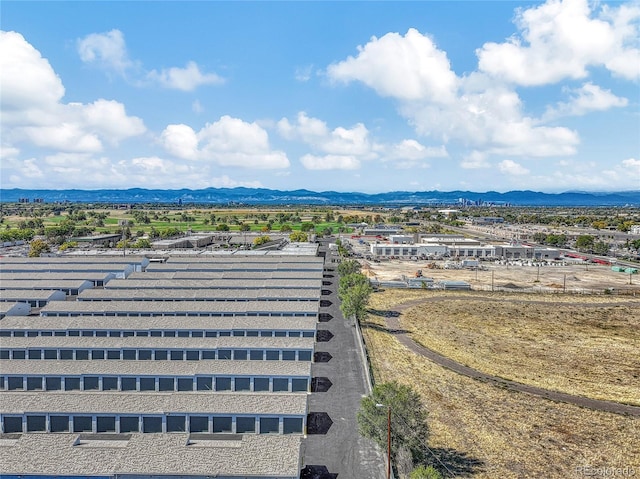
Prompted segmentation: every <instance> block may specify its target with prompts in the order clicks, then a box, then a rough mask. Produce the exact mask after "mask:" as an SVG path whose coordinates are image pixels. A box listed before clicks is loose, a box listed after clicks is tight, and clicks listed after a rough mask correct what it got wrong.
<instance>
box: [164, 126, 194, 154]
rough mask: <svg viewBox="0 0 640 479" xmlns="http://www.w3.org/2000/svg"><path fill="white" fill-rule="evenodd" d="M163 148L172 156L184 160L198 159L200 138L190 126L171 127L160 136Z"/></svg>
mask: <svg viewBox="0 0 640 479" xmlns="http://www.w3.org/2000/svg"><path fill="white" fill-rule="evenodd" d="M160 139H161V142H162V146H164V148H165V150H167V152H168V153H170V154H171V155H173V156H175V157H177V158H182V159H183V160H195V159H197V157H198V136H197V135H196V132H195V131H193V129H192V128H191V127H190V126H188V125H169V126H167V127H166V128H165V129H164V131H163V132H162V134H161V135H160Z"/></svg>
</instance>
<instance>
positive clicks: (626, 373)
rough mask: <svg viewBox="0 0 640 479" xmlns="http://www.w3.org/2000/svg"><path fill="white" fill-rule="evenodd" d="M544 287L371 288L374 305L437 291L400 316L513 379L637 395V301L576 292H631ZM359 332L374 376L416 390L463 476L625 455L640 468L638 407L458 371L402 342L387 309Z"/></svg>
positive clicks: (438, 345)
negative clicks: (596, 403) (585, 402)
mask: <svg viewBox="0 0 640 479" xmlns="http://www.w3.org/2000/svg"><path fill="white" fill-rule="evenodd" d="M549 296H550V297H549V298H547V297H545V295H534V296H533V297H531V295H526V296H525V295H511V294H508V293H494V294H488V293H467V292H465V293H462V292H447V293H446V294H445V293H442V292H440V293H435V292H430V291H415V290H414V291H408V290H386V291H384V292H379V293H375V294H373V295H372V296H371V302H370V308H371V310H372V311H393V310H397V309H398V306H399V305H401V304H402V303H406V302H407V301H415V300H416V299H422V298H424V299H427V298H430V299H434V300H435V301H430V302H428V303H427V304H428V305H426V306H415V307H412V308H409V309H407V310H406V311H405V312H404V313H403V314H402V316H401V317H400V320H401V325H402V326H403V327H404V328H405V329H407V330H409V331H411V335H412V337H413V338H414V339H415V340H418V341H420V342H422V343H424V345H425V346H427V347H430V348H432V349H435V350H437V351H439V352H441V353H442V354H445V355H449V356H451V357H452V358H453V359H456V360H458V361H460V362H463V363H466V364H469V365H470V366H472V367H475V368H477V369H481V370H483V371H485V372H490V373H494V374H499V375H501V376H504V377H509V378H512V379H514V380H517V381H521V382H528V383H531V384H536V385H540V386H542V387H549V388H552V386H553V387H555V389H557V390H561V391H564V392H571V393H573V394H584V395H588V396H591V397H598V398H602V399H614V400H626V401H628V402H631V403H638V397H640V386H639V384H640V381H639V380H638V374H639V371H638V364H640V357H639V353H638V339H639V327H640V319H638V318H637V316H639V315H638V314H637V312H638V306H640V303H635V304H636V305H638V306H629V305H620V306H590V305H589V306H584V305H581V304H579V303H584V302H587V301H591V302H592V304H596V303H597V302H598V301H599V302H603V301H607V302H611V301H618V302H621V303H626V302H628V300H629V299H630V298H628V297H627V298H626V299H625V298H624V297H621V298H612V297H610V296H606V297H605V296H598V297H593V296H588V297H587V296H583V295H579V296H574V295H555V294H554V295H549ZM443 297H444V298H445V300H441V299H439V298H443ZM532 300H533V301H532ZM534 301H535V302H534ZM634 308H635V311H634ZM629 313H630V314H629ZM634 313H635V314H634ZM363 333H364V336H365V340H366V342H367V350H368V353H369V355H370V358H371V362H372V366H373V369H374V374H375V377H376V381H388V380H394V379H395V380H398V381H400V382H402V383H405V384H409V385H411V386H413V387H415V388H416V389H417V390H418V391H419V392H420V394H421V395H422V397H423V399H424V402H425V405H426V407H427V409H428V411H429V424H430V428H431V432H432V437H431V441H430V444H429V446H430V447H431V448H432V449H433V450H434V451H436V452H437V453H438V454H441V455H442V457H443V459H444V460H445V463H446V464H448V465H449V467H450V468H451V469H452V470H453V471H454V472H456V473H458V474H459V475H460V476H465V475H468V476H472V477H476V478H482V479H484V478H487V479H489V478H496V477H500V478H572V477H575V478H578V477H584V475H582V474H581V473H580V472H579V471H578V470H577V468H579V467H584V466H591V467H625V466H629V467H633V468H635V471H636V474H640V441H639V438H640V418H633V417H627V416H622V415H618V414H612V413H604V412H597V411H592V410H589V409H584V408H580V407H577V406H573V405H569V404H563V403H556V402H552V401H549V400H546V399H543V398H539V397H535V396H531V395H528V394H524V393H518V392H512V391H507V390H504V389H501V388H498V387H495V386H493V385H490V384H486V383H483V382H480V381H476V380H473V379H470V378H467V377H464V376H461V375H458V374H456V373H454V372H452V371H450V370H447V369H445V368H442V367H440V366H438V365H436V364H434V363H432V362H430V361H429V360H427V359H425V358H423V357H421V356H418V355H416V354H414V353H412V352H410V351H409V350H408V349H406V348H405V347H404V346H402V345H401V344H400V343H399V342H398V341H397V339H396V338H395V337H394V336H393V334H391V333H389V332H388V331H387V330H386V327H385V324H384V317H383V316H381V315H380V314H375V313H374V314H369V315H368V319H367V322H366V323H365V324H364V325H363ZM634 346H635V348H634ZM626 354H629V355H630V356H631V357H625V355H626ZM619 360H620V361H622V363H621V365H620V366H621V367H619V368H618V367H617V366H616V362H617V361H619ZM607 372H609V374H607ZM634 376H635V377H634Z"/></svg>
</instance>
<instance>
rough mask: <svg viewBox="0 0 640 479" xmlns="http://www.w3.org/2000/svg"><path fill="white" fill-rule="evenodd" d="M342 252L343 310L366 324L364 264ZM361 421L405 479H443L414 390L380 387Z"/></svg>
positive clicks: (364, 431)
mask: <svg viewBox="0 0 640 479" xmlns="http://www.w3.org/2000/svg"><path fill="white" fill-rule="evenodd" d="M341 247H342V248H341ZM341 249H342V251H341ZM338 251H339V252H340V253H341V256H342V257H343V261H342V262H341V263H340V264H339V265H338V274H339V275H340V283H339V286H338V297H339V298H340V301H341V305H340V309H341V310H342V314H343V315H344V316H345V318H346V317H355V318H356V320H357V321H362V320H364V319H365V317H366V314H367V305H368V302H369V296H370V295H371V293H372V292H373V289H372V288H371V285H370V283H369V279H368V278H367V277H366V276H365V275H363V274H362V273H361V272H360V271H361V266H360V263H359V262H358V261H357V260H352V259H344V256H343V254H342V253H343V252H344V251H346V250H344V248H343V245H342V244H340V243H339V244H338ZM357 419H358V429H359V431H360V434H361V435H362V436H364V437H367V438H369V439H372V440H373V441H374V442H375V443H376V444H378V446H380V448H381V449H382V450H387V448H390V449H389V451H388V452H389V455H390V456H391V458H392V462H393V463H394V464H395V466H396V471H397V473H398V475H399V476H400V477H401V478H408V479H441V477H442V476H441V475H440V473H439V471H438V470H437V469H435V468H434V467H433V466H432V465H430V464H429V463H428V462H429V459H430V458H429V457H428V456H427V450H428V449H427V448H426V444H427V441H428V439H429V428H428V425H427V412H426V409H425V408H424V407H423V404H422V399H421V397H420V395H419V394H418V393H417V392H416V391H414V390H413V389H412V388H410V387H409V386H406V385H402V384H399V383H397V382H389V383H382V384H379V385H376V386H375V387H374V388H373V391H372V393H371V395H370V396H367V397H365V398H363V399H362V401H361V403H360V410H359V411H358V416H357ZM389 435H390V443H389Z"/></svg>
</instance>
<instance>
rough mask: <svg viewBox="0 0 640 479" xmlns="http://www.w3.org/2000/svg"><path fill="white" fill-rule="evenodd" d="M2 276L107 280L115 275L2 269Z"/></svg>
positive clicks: (28, 278) (88, 272) (6, 277)
mask: <svg viewBox="0 0 640 479" xmlns="http://www.w3.org/2000/svg"><path fill="white" fill-rule="evenodd" d="M0 277H1V278H2V280H3V281H5V280H6V281H8V280H14V279H17V280H32V279H37V280H54V281H55V280H58V279H62V280H64V279H84V280H87V281H106V280H108V279H109V278H113V277H114V273H104V272H98V271H77V272H73V271H71V272H36V271H33V272H26V271H23V272H21V273H8V272H5V271H2V273H1V274H0Z"/></svg>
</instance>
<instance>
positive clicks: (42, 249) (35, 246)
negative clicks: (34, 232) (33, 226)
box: [29, 239, 50, 258]
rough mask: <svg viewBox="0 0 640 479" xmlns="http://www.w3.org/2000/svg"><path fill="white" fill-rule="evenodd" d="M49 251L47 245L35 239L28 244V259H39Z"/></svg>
mask: <svg viewBox="0 0 640 479" xmlns="http://www.w3.org/2000/svg"><path fill="white" fill-rule="evenodd" d="M49 251H50V250H49V245H48V244H47V242H46V241H43V240H41V239H35V240H33V241H32V242H31V243H30V244H29V258H39V257H40V255H41V254H42V253H48V252H49Z"/></svg>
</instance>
